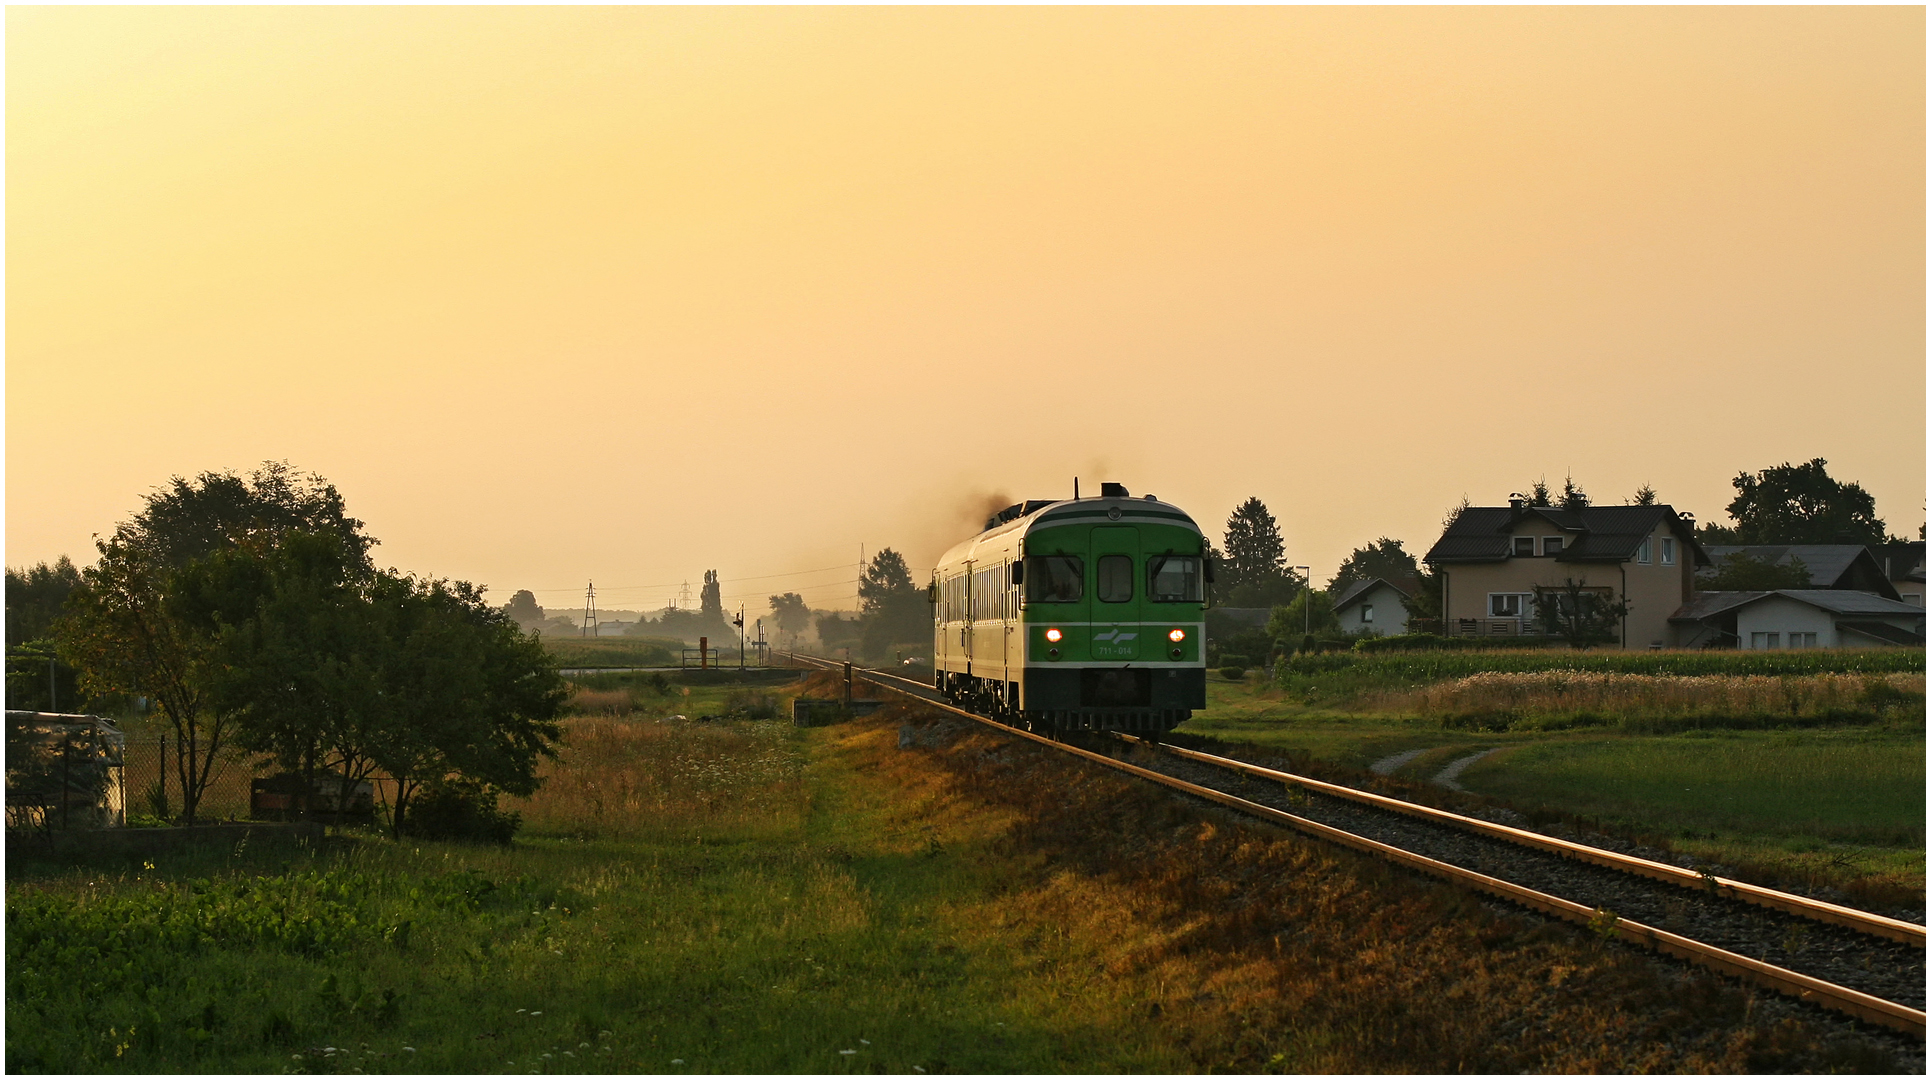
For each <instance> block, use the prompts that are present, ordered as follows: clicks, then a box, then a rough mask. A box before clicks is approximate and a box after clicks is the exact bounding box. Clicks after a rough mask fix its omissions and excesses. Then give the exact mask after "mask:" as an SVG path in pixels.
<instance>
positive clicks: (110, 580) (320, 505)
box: [55, 461, 375, 823]
mask: <svg viewBox="0 0 1931 1080" xmlns="http://www.w3.org/2000/svg"><path fill="white" fill-rule="evenodd" d="M361 528H362V523H361V522H360V521H357V520H355V519H354V518H351V517H349V516H348V515H347V513H346V511H345V509H344V506H343V502H342V497H341V495H340V494H339V493H338V492H337V491H336V490H335V488H334V487H333V486H332V485H330V484H329V483H328V482H327V481H325V480H323V479H322V478H321V477H320V476H317V475H315V474H313V473H311V474H307V475H302V474H299V473H297V472H296V471H295V470H294V469H293V468H292V467H291V466H289V465H288V464H287V463H286V462H272V461H271V462H264V463H263V465H262V467H261V468H259V469H257V470H255V471H254V472H253V473H251V474H250V475H249V477H248V478H247V479H245V480H244V479H241V478H238V477H236V476H235V475H234V474H232V473H212V472H207V473H202V474H201V475H200V476H199V477H197V478H195V479H194V480H192V481H190V480H184V479H182V478H181V477H178V476H177V477H174V478H173V479H172V480H170V481H169V483H168V485H167V486H166V487H164V488H162V489H161V490H159V491H157V492H155V493H154V494H151V495H149V496H147V497H146V504H145V506H144V507H143V508H142V510H141V511H140V512H139V513H137V514H136V515H134V517H133V518H132V519H130V520H128V521H125V522H122V523H121V524H119V525H117V526H116V527H115V530H114V535H113V536H111V537H110V538H108V539H107V540H103V541H98V542H96V545H95V546H96V547H97V548H98V549H99V551H100V561H99V562H98V563H96V564H95V565H94V566H93V567H90V568H88V569H87V570H84V571H82V572H81V575H80V578H81V580H80V583H79V584H78V585H77V586H76V587H75V588H74V590H73V593H72V595H71V596H70V597H69V599H68V602H67V609H68V614H67V615H66V616H65V617H63V618H62V619H60V620H58V622H57V623H56V631H55V633H56V637H57V639H58V641H59V649H60V653H61V656H62V658H63V659H64V660H66V661H67V662H68V663H70V664H72V665H73V666H74V667H75V668H77V669H78V670H79V671H80V672H81V678H80V687H81V690H82V692H84V693H89V694H95V695H105V694H130V695H134V694H138V695H141V696H145V697H149V698H152V699H153V700H154V701H155V703H156V704H157V705H158V706H159V707H160V710H161V712H162V714H163V715H164V716H166V717H167V719H168V722H169V724H170V725H171V726H172V727H173V728H174V734H175V737H176V739H177V740H178V745H179V746H180V748H181V752H180V754H179V755H178V756H177V759H176V774H177V777H178V778H179V780H180V791H181V794H182V805H183V811H184V813H185V816H186V819H187V820H188V821H189V822H190V823H192V822H193V821H194V813H195V809H196V807H197V805H198V804H199V802H200V798H201V793H202V791H203V790H204V789H205V788H206V786H207V783H208V780H209V776H210V773H211V769H212V767H213V762H214V760H215V759H216V756H217V754H218V753H219V752H220V750H221V748H222V747H223V745H224V744H225V742H226V739H227V736H228V733H229V730H228V718H227V717H226V716H225V715H224V714H223V713H222V712H221V711H220V710H219V709H216V710H215V711H213V712H206V710H207V709H208V707H209V705H210V699H209V695H208V688H209V685H210V681H211V679H212V677H213V675H214V674H215V671H214V669H213V668H212V667H211V664H212V662H213V658H212V653H213V650H214V648H215V644H216V643H215V638H214V636H213V633H212V630H213V627H212V624H210V623H209V622H207V621H206V620H205V619H201V620H199V621H197V620H196V619H195V618H194V617H193V616H192V614H191V613H190V612H189V611H187V610H186V609H184V607H183V597H182V595H181V593H180V591H179V589H178V588H177V586H178V584H179V579H180V576H181V575H182V574H183V573H184V572H185V571H186V570H187V568H188V567H190V566H192V565H193V564H195V563H197V562H198V561H200V560H203V559H206V558H208V557H210V556H212V555H214V554H215V553H217V552H220V551H224V550H231V549H234V548H236V547H237V546H239V545H240V544H241V543H243V542H244V541H248V542H251V543H254V544H256V545H257V546H272V545H273V544H274V543H275V542H276V541H277V540H278V539H279V538H280V537H282V536H284V535H287V534H289V533H291V532H296V531H304V532H311V533H320V534H327V535H329V536H332V537H334V538H335V540H336V542H337V544H338V546H339V550H340V551H341V552H342V553H343V558H344V560H345V561H346V562H347V563H350V564H353V565H354V566H355V567H356V568H357V572H358V573H360V572H364V571H366V569H367V567H368V565H369V559H368V549H369V547H370V546H371V545H373V544H374V543H375V541H374V540H373V539H371V538H369V537H367V536H364V535H363V534H362V532H361ZM204 744H205V745H204Z"/></svg>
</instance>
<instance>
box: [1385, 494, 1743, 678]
mask: <svg viewBox="0 0 1931 1080" xmlns="http://www.w3.org/2000/svg"><path fill="white" fill-rule="evenodd" d="M1423 561H1425V562H1427V563H1428V564H1429V566H1431V567H1433V568H1434V570H1435V571H1436V573H1437V574H1438V575H1439V577H1440V578H1441V585H1440V587H1441V589H1442V614H1443V631H1444V632H1445V633H1448V634H1453V635H1483V636H1488V635H1512V634H1536V633H1540V632H1541V628H1540V627H1539V626H1538V625H1537V623H1536V617H1535V590H1536V587H1537V586H1541V587H1543V588H1545V589H1547V588H1560V587H1562V586H1563V585H1565V583H1567V582H1569V581H1575V582H1577V583H1579V584H1581V585H1583V586H1584V587H1585V588H1587V589H1589V590H1590V591H1593V592H1600V593H1604V594H1607V595H1609V596H1611V597H1617V598H1622V599H1625V600H1627V601H1628V602H1629V612H1628V614H1627V615H1625V616H1624V617H1623V619H1622V626H1621V632H1620V634H1619V635H1618V644H1620V645H1621V646H1622V647H1623V648H1625V649H1648V648H1661V647H1663V646H1665V645H1668V644H1671V643H1672V641H1673V638H1674V634H1673V633H1672V629H1671V626H1670V621H1669V620H1670V616H1671V615H1673V614H1675V613H1676V612H1677V610H1678V609H1680V608H1681V607H1682V606H1683V605H1684V604H1685V603H1687V602H1688V601H1689V600H1690V598H1691V595H1692V593H1693V592H1694V584H1693V582H1694V580H1695V578H1694V575H1695V572H1696V568H1697V567H1698V566H1707V565H1709V561H1710V560H1709V557H1708V556H1707V555H1706V554H1705V553H1704V551H1703V549H1702V548H1701V547H1699V546H1698V545H1697V542H1696V538H1695V535H1694V533H1693V532H1692V530H1691V527H1690V523H1689V522H1688V521H1686V520H1684V518H1683V517H1682V516H1681V515H1679V514H1678V513H1677V512H1676V510H1675V509H1674V508H1672V507H1669V506H1586V507H1583V508H1582V509H1580V510H1563V509H1561V508H1559V507H1551V506H1528V505H1526V504H1525V503H1524V502H1523V500H1520V499H1512V500H1510V503H1509V505H1508V506H1471V507H1468V508H1466V509H1464V510H1463V511H1462V512H1461V513H1460V514H1458V515H1456V517H1455V520H1454V521H1452V522H1450V523H1449V525H1448V528H1447V529H1446V530H1444V531H1443V533H1442V537H1441V539H1440V540H1437V541H1436V542H1435V546H1434V547H1432V548H1430V549H1429V551H1428V554H1427V555H1426V556H1424V557H1423Z"/></svg>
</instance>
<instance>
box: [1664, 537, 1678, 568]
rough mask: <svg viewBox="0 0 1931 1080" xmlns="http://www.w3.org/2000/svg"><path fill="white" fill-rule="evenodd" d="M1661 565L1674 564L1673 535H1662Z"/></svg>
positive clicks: (1674, 540)
mask: <svg viewBox="0 0 1931 1080" xmlns="http://www.w3.org/2000/svg"><path fill="white" fill-rule="evenodd" d="M1663 565H1664V566H1675V565H1676V539H1675V538H1674V537H1669V536H1665V537H1663Z"/></svg>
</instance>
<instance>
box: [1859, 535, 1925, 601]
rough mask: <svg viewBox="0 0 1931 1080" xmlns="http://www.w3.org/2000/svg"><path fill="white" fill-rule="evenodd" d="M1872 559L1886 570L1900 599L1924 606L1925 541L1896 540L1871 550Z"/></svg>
mask: <svg viewBox="0 0 1931 1080" xmlns="http://www.w3.org/2000/svg"><path fill="white" fill-rule="evenodd" d="M1871 557H1872V558H1873V559H1876V560H1877V563H1878V565H1879V566H1881V567H1883V568H1884V576H1885V577H1886V578H1887V579H1889V580H1890V582H1891V588H1893V589H1896V590H1897V593H1898V599H1899V600H1902V601H1904V602H1905V603H1907V604H1916V605H1917V606H1919V607H1923V606H1924V541H1922V540H1895V541H1892V542H1891V543H1888V544H1879V545H1878V546H1876V547H1874V548H1872V549H1871Z"/></svg>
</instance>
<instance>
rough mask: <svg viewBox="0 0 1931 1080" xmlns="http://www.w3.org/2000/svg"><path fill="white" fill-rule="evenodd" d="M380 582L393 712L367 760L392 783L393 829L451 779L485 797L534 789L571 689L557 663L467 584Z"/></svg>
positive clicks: (390, 578) (377, 597)
mask: <svg viewBox="0 0 1931 1080" xmlns="http://www.w3.org/2000/svg"><path fill="white" fill-rule="evenodd" d="M377 585H378V587H377V588H376V590H375V591H374V594H373V600H374V602H375V603H376V604H377V605H379V606H381V607H384V608H387V609H388V610H389V611H390V612H392V613H393V614H392V617H391V618H390V619H389V620H387V622H386V625H387V626H388V627H389V629H390V657H389V662H388V663H386V664H385V665H384V668H383V674H384V679H383V685H384V691H385V699H386V700H387V701H388V702H390V703H391V704H392V705H393V707H394V711H393V712H391V713H390V714H389V715H388V716H387V717H386V723H385V724H384V725H383V734H384V737H383V738H382V739H380V740H379V741H377V742H376V743H375V745H374V746H373V748H372V756H373V758H374V760H375V761H376V763H377V764H378V765H380V766H381V768H382V769H383V770H384V771H385V772H387V773H388V774H389V775H390V776H392V777H394V778H395V779H396V801H395V804H394V813H393V814H392V815H391V821H390V827H391V829H392V830H393V832H394V834H395V835H396V836H398V837H400V836H401V835H402V832H403V829H404V827H405V825H406V822H407V816H408V811H409V806H410V803H411V801H412V800H413V799H414V797H415V796H416V794H417V793H418V792H420V791H421V790H422V789H423V788H424V787H433V786H435V785H437V784H440V783H442V782H444V781H446V780H448V779H449V778H450V777H452V776H454V777H459V778H463V779H465V780H467V781H470V782H472V786H477V788H476V795H477V796H479V797H481V798H485V799H488V800H489V801H490V802H494V799H495V792H496V791H498V790H500V791H503V792H506V793H508V794H511V795H529V794H532V793H533V792H535V790H536V788H537V786H538V784H539V783H540V782H541V779H540V778H539V777H538V776H537V775H536V768H537V766H538V764H539V763H540V761H541V759H543V758H555V757H556V750H555V746H556V744H557V742H558V741H559V740H560V739H561V738H562V728H561V726H560V725H559V724H558V723H557V717H558V716H559V715H561V713H562V711H563V707H564V702H565V700H566V699H567V697H568V695H569V689H568V686H567V685H566V684H565V683H564V681H563V677H562V676H561V675H559V674H558V673H557V668H556V661H555V660H554V659H552V658H551V657H550V655H549V653H548V651H547V650H545V649H544V648H543V646H542V644H541V642H540V641H538V639H537V638H536V636H535V635H534V634H526V633H524V632H523V631H522V630H521V629H520V628H519V627H518V626H517V625H516V623H515V622H514V621H512V620H511V619H510V618H509V616H508V615H507V613H504V612H499V611H496V610H494V609H493V608H491V607H490V605H488V604H487V603H485V602H484V600H483V593H482V590H481V589H479V588H477V587H475V586H473V585H470V584H469V583H467V582H462V581H442V580H438V579H418V578H404V577H398V576H395V575H383V576H382V578H380V579H379V580H378V583H377Z"/></svg>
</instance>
